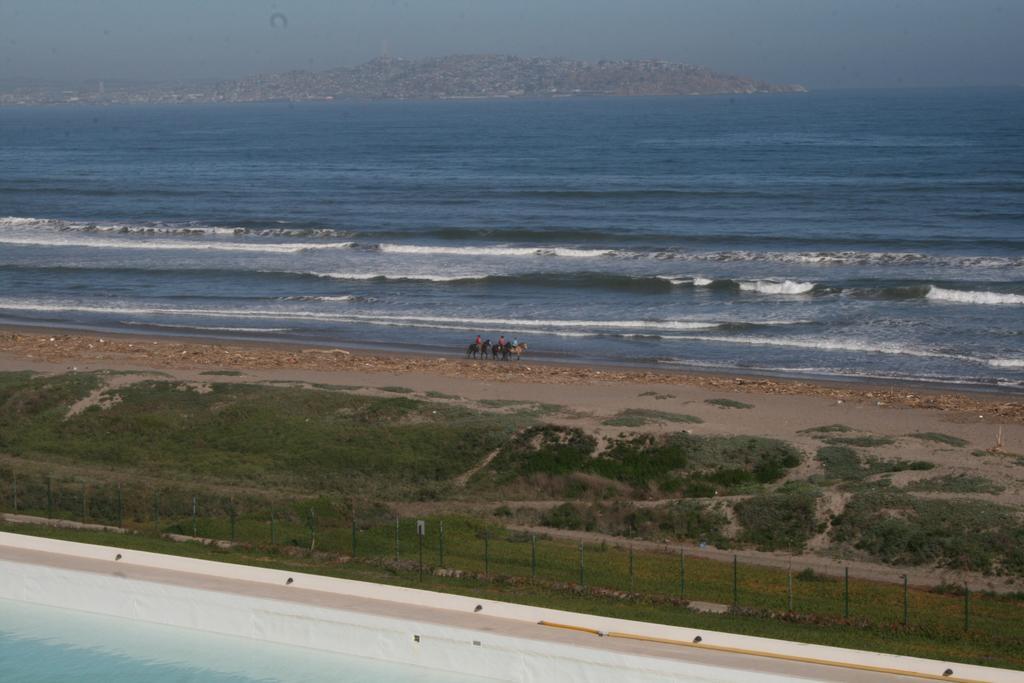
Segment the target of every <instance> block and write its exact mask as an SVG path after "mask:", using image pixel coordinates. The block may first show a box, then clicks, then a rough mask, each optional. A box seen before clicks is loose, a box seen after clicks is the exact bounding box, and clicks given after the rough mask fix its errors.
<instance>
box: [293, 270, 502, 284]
mask: <svg viewBox="0 0 1024 683" xmlns="http://www.w3.org/2000/svg"><path fill="white" fill-rule="evenodd" d="M306 274H307V275H315V276H316V277H323V278H330V279H332V280H426V281H428V282H457V281H458V280H477V279H483V278H485V277H487V276H486V275H435V274H432V273H408V274H405V275H385V274H384V273H317V272H310V273H306Z"/></svg>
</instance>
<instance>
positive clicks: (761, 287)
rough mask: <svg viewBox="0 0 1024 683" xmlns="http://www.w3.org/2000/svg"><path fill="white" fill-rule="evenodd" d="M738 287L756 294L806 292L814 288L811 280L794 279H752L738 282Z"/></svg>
mask: <svg viewBox="0 0 1024 683" xmlns="http://www.w3.org/2000/svg"><path fill="white" fill-rule="evenodd" d="M739 284H740V289H741V290H743V291H744V292H757V293H758V294H806V293H807V292H809V291H811V290H812V289H814V283H813V282H796V281H795V280H782V281H781V282H780V281H777V280H753V281H749V282H740V283H739Z"/></svg>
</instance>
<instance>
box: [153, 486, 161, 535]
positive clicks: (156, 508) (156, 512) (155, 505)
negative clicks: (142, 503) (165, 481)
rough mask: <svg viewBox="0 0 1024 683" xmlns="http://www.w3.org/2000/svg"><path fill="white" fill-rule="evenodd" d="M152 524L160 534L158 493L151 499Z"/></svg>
mask: <svg viewBox="0 0 1024 683" xmlns="http://www.w3.org/2000/svg"><path fill="white" fill-rule="evenodd" d="M153 523H154V524H155V525H156V532H157V533H160V492H159V491H157V492H156V494H154V497H153Z"/></svg>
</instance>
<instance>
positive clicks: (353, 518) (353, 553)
mask: <svg viewBox="0 0 1024 683" xmlns="http://www.w3.org/2000/svg"><path fill="white" fill-rule="evenodd" d="M355 556H356V517H355V515H352V557H355Z"/></svg>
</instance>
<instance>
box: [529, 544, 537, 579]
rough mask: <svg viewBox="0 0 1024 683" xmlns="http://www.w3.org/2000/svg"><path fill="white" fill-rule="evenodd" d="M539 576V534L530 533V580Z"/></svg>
mask: <svg viewBox="0 0 1024 683" xmlns="http://www.w3.org/2000/svg"><path fill="white" fill-rule="evenodd" d="M536 578H537V534H530V580H533V579H536Z"/></svg>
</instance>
